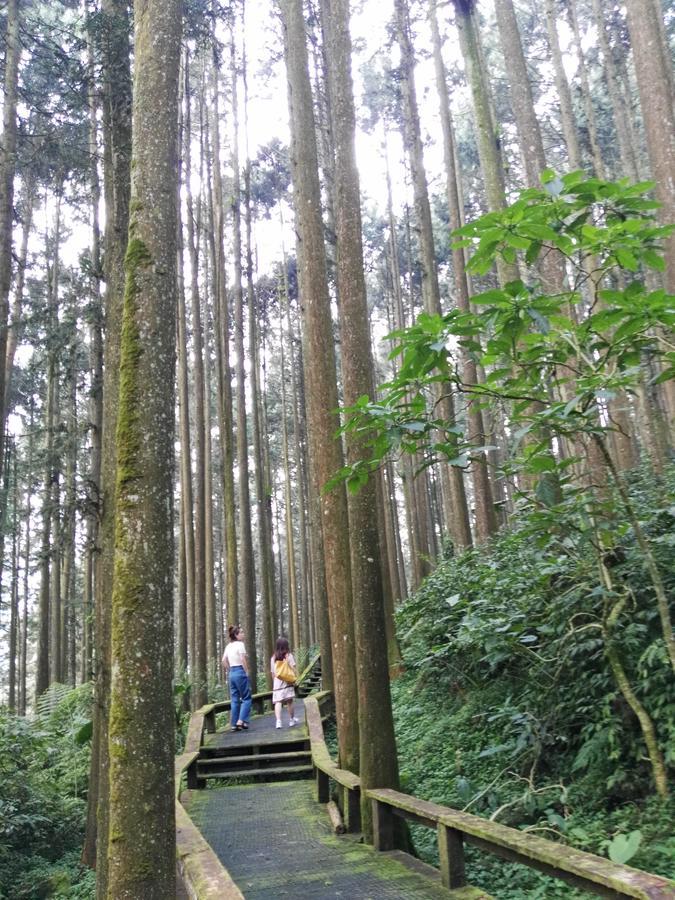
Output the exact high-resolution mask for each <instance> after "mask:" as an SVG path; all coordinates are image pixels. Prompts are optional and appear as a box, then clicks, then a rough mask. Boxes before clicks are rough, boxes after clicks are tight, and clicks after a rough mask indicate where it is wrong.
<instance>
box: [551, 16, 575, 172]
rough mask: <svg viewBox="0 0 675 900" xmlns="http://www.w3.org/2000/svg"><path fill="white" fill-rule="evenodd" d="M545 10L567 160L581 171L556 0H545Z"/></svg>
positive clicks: (571, 166)
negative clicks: (559, 33) (559, 34)
mask: <svg viewBox="0 0 675 900" xmlns="http://www.w3.org/2000/svg"><path fill="white" fill-rule="evenodd" d="M544 9H545V14H546V30H547V32H548V42H549V48H550V50H551V58H552V60H553V71H554V73H555V84H556V90H557V92H558V100H559V101H560V124H561V126H562V132H563V137H564V139H565V146H566V147H567V158H568V160H569V164H570V169H573V170H574V169H580V168H581V165H582V163H581V149H580V147H579V137H578V132H577V126H576V122H575V118H574V108H573V106H572V94H571V92H570V86H569V82H568V81H567V75H566V73H565V67H564V65H563V56H562V50H561V49H560V38H559V37H558V26H557V21H558V13H557V10H556V5H555V0H545V5H544Z"/></svg>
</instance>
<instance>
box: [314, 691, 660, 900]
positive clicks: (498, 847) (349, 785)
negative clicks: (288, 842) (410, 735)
mask: <svg viewBox="0 0 675 900" xmlns="http://www.w3.org/2000/svg"><path fill="white" fill-rule="evenodd" d="M331 703H332V695H331V694H328V693H323V694H315V695H314V696H312V697H307V698H306V699H305V716H306V719H307V726H308V728H309V737H310V745H311V750H312V764H313V765H314V770H315V778H316V795H317V800H318V801H319V802H320V803H327V802H328V800H329V799H330V797H329V781H330V779H332V780H333V781H335V783H336V785H337V786H338V792H339V795H340V796H339V799H340V806H341V809H342V814H343V816H344V818H345V827H346V830H348V831H358V830H359V827H360V813H359V805H360V796H361V781H360V779H359V778H358V776H356V775H354V773H353V772H348V771H346V770H345V769H340V768H339V767H338V766H337V765H336V763H335V762H334V761H333V759H332V757H331V755H330V753H329V752H328V748H327V746H326V742H325V739H324V732H323V718H324V717H325V715H324V714H325V713H328V712H329V711H330V710H331ZM366 796H367V797H368V798H369V799H370V801H371V803H372V811H373V840H374V845H375V849H376V850H381V851H385V850H394V849H395V846H394V843H395V842H394V835H395V827H394V824H395V823H394V820H395V818H396V817H397V816H398V817H400V818H403V819H407V820H409V821H412V822H415V823H417V824H418V825H425V826H426V827H428V828H433V829H435V830H436V833H437V840H438V855H439V859H440V868H441V881H442V883H443V885H444V886H445V887H447V888H450V889H455V888H462V887H465V886H466V885H467V881H466V874H465V865H464V844H465V843H466V844H472V845H474V846H476V847H478V848H480V849H481V850H483V851H484V852H486V853H491V854H492V855H493V856H499V857H501V858H502V859H507V860H510V861H511V862H518V863H522V864H523V865H526V866H529V867H530V868H533V869H538V870H539V871H541V872H544V873H545V874H546V875H550V876H552V877H553V878H559V879H561V880H563V881H568V882H570V883H572V884H574V885H576V886H577V887H581V888H583V889H584V890H586V891H589V892H590V893H594V894H598V895H599V896H601V897H614V898H624V897H637V898H641V900H675V882H672V881H670V880H669V879H667V878H662V877H660V876H659V875H652V874H651V873H650V872H643V871H641V870H640V869H633V868H631V867H630V866H622V865H618V864H617V863H613V862H611V861H610V860H608V859H603V858H602V857H600V856H595V855H594V854H592V853H584V852H583V851H581V850H575V849H574V848H572V847H568V846H567V845H565V844H560V843H555V842H554V841H549V840H546V839H544V838H540V837H537V836H536V835H533V834H526V833H524V832H522V831H518V830H517V829H515V828H508V827H507V826H505V825H500V824H498V823H497V822H491V821H490V820H488V819H482V818H480V816H474V815H471V814H470V813H465V812H459V811H458V810H455V809H451V808H450V807H448V806H441V805H439V804H437V803H430V802H428V801H426V800H418V799H417V798H416V797H411V796H410V795H408V794H402V793H400V792H399V791H392V790H388V789H387V790H385V789H380V790H368V791H366Z"/></svg>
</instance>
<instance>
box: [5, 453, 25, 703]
mask: <svg viewBox="0 0 675 900" xmlns="http://www.w3.org/2000/svg"><path fill="white" fill-rule="evenodd" d="M10 449H11V459H10ZM5 456H6V460H7V463H8V464H9V463H10V461H11V467H12V483H11V491H12V572H11V579H10V588H9V642H8V647H7V655H8V660H7V667H8V672H7V680H8V697H7V707H8V709H9V711H10V712H16V700H17V693H18V692H17V669H18V666H17V661H18V655H19V540H20V537H21V534H20V526H19V486H18V479H17V471H18V467H17V448H16V445H15V444H14V445H10V444H9V442H8V444H7V447H6V454H5Z"/></svg>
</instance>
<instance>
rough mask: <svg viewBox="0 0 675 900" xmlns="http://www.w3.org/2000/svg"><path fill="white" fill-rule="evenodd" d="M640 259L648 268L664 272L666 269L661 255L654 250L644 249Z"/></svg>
mask: <svg viewBox="0 0 675 900" xmlns="http://www.w3.org/2000/svg"><path fill="white" fill-rule="evenodd" d="M642 259H643V260H644V261H645V263H646V264H647V265H648V266H649V268H650V269H656V270H657V271H658V272H664V271H665V269H666V264H665V262H664V259H663V257H662V256H661V255H660V254H658V253H656V252H655V251H654V250H645V251H644V253H643V254H642Z"/></svg>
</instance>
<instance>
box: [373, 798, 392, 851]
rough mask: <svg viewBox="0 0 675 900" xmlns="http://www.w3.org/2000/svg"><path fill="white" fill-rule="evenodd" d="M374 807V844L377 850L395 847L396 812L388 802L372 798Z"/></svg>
mask: <svg viewBox="0 0 675 900" xmlns="http://www.w3.org/2000/svg"><path fill="white" fill-rule="evenodd" d="M371 803H372V809H373V846H374V847H375V849H376V850H393V849H394V813H393V810H392V808H391V806H389V804H387V803H380V801H379V800H375V799H374V798H373V799H372V800H371Z"/></svg>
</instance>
